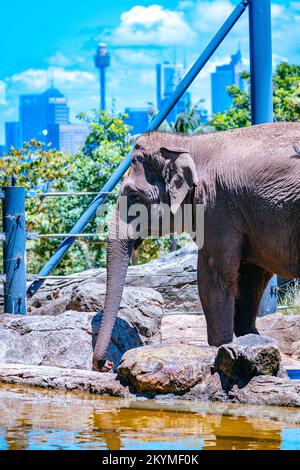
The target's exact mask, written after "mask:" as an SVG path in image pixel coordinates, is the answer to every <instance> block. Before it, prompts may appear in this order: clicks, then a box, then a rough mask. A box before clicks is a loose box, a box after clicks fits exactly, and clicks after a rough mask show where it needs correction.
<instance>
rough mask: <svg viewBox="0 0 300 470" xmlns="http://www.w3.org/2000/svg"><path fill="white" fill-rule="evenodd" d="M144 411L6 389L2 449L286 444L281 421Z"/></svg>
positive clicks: (131, 404)
mask: <svg viewBox="0 0 300 470" xmlns="http://www.w3.org/2000/svg"><path fill="white" fill-rule="evenodd" d="M145 403H146V405H145V406H146V407H147V402H145ZM152 403H153V402H152ZM141 405H142V404H141V402H139V406H138V405H137V402H136V401H132V400H130V399H123V400H122V399H116V398H104V397H97V396H91V397H86V396H83V395H81V394H70V393H65V392H58V391H51V392H50V391H47V390H37V389H26V388H19V387H16V386H14V387H13V386H8V385H5V386H4V385H3V386H0V449H11V450H17V449H22V450H23V449H45V450H46V449H103V450H104V449H110V450H118V449H128V450H129V449H147V450H148V449H155V450H168V449H176V450H184V449H194V450H200V449H280V447H281V444H282V438H281V431H282V425H281V424H280V423H279V422H276V421H272V420H266V419H264V420H260V419H253V418H247V417H236V416H222V415H204V414H197V413H192V412H182V411H180V412H179V411H178V412H176V411H174V408H173V411H170V410H168V411H166V410H162V409H154V408H153V406H152V409H142V408H141ZM213 406H214V405H213V404H212V405H211V407H213ZM289 427H290V426H289ZM289 431H290V432H293V429H290V430H289ZM295 431H297V430H295ZM295 439H296V438H295ZM295 439H294V440H295ZM297 439H298V437H297Z"/></svg>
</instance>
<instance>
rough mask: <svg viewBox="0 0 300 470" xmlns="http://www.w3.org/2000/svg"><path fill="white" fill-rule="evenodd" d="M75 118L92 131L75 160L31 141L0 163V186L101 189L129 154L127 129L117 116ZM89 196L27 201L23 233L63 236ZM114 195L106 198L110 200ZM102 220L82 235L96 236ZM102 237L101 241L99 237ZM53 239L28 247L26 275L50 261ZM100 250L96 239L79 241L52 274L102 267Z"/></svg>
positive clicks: (96, 114)
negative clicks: (25, 229)
mask: <svg viewBox="0 0 300 470" xmlns="http://www.w3.org/2000/svg"><path fill="white" fill-rule="evenodd" d="M80 118H81V119H82V120H84V121H86V122H88V123H89V125H90V129H91V132H90V134H89V136H88V138H87V140H86V143H85V145H84V147H83V149H82V150H81V151H80V152H78V153H77V154H76V155H67V154H64V153H62V152H59V151H57V150H54V149H51V148H50V147H49V146H45V144H43V143H41V142H37V141H35V140H32V141H30V142H28V143H25V144H24V147H23V148H21V149H20V150H18V149H15V148H12V149H11V151H10V153H9V154H8V155H5V156H4V158H3V159H2V160H0V172H1V173H0V179H1V181H0V182H1V185H10V181H11V177H12V176H13V175H14V176H15V184H16V185H21V186H24V187H25V188H26V189H27V190H29V191H32V190H35V192H37V193H41V192H45V191H53V192H55V191H72V192H78V191H81V192H82V191H91V192H94V191H95V192H96V191H99V190H100V189H101V187H102V186H103V185H104V183H105V182H106V181H107V179H108V177H109V176H110V175H111V173H112V172H113V170H114V169H115V168H116V167H117V166H118V164H119V163H120V161H121V160H122V159H123V158H124V156H125V155H126V154H127V152H128V151H129V146H128V144H127V136H128V130H129V128H128V127H127V126H126V125H125V124H124V122H123V119H122V117H121V118H119V117H114V116H108V115H106V114H105V113H104V112H102V111H100V112H96V111H95V112H94V114H93V115H92V116H91V117H88V116H86V115H84V114H82V115H80ZM91 198H92V196H79V197H51V198H46V197H41V196H38V197H34V198H28V199H27V201H26V206H27V207H26V218H27V220H26V225H27V231H29V232H34V233H39V234H46V233H68V232H69V231H70V229H71V228H72V227H73V225H74V224H75V223H76V221H77V220H78V218H79V217H80V215H81V214H82V213H83V212H84V210H85V209H86V207H87V206H88V205H89V203H90V201H91ZM114 199H115V197H114V196H110V197H108V201H111V202H112V201H113V200H114ZM102 219H103V217H102V218H101V217H98V218H97V217H96V218H94V219H93V220H92V221H91V222H90V223H89V225H88V227H87V230H88V231H89V232H92V233H96V229H97V224H98V223H99V222H100V221H102ZM104 236H105V234H103V236H101V239H102V238H104ZM57 244H58V242H57V240H56V239H40V240H34V241H31V242H28V253H27V255H28V268H27V270H28V272H31V273H35V272H38V271H39V269H40V268H41V267H42V266H43V264H44V263H45V262H46V261H47V260H48V259H49V258H50V256H51V254H52V253H53V251H54V250H55V248H56V247H57ZM105 253H106V251H105V247H104V246H103V244H102V243H101V242H100V241H99V240H97V237H95V239H92V240H90V239H79V240H78V241H77V242H76V243H75V245H74V247H73V248H72V250H70V251H69V252H68V253H67V255H66V257H65V258H64V260H63V261H62V262H61V263H60V264H59V267H58V269H57V271H56V272H57V273H59V274H65V273H70V272H75V271H81V270H83V269H87V268H92V267H93V268H94V267H97V266H101V265H103V264H104V262H105Z"/></svg>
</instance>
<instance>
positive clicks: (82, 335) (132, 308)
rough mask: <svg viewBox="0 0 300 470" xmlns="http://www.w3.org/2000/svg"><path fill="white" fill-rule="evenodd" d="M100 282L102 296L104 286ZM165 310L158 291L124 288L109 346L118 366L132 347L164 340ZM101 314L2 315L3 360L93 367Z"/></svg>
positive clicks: (0, 354)
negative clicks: (162, 320) (162, 332)
mask: <svg viewBox="0 0 300 470" xmlns="http://www.w3.org/2000/svg"><path fill="white" fill-rule="evenodd" d="M97 287H98V288H99V290H98V291H96V293H98V294H99V295H100V293H101V292H102V297H101V298H102V300H103V298H104V293H103V286H97ZM79 298H80V299H82V297H79V294H78V299H79ZM78 302H79V300H78ZM78 305H79V303H78ZM83 305H85V303H84V301H82V304H81V307H82V308H83ZM162 315H163V301H162V298H161V296H160V294H159V293H157V292H155V291H153V290H152V289H146V288H144V289H139V290H137V289H134V288H126V289H125V292H124V297H123V301H122V305H121V308H120V310H119V314H118V318H117V321H116V324H115V327H114V330H113V337H112V341H111V344H110V347H109V350H108V357H109V359H110V360H112V361H113V362H114V364H115V366H116V367H117V366H118V364H119V362H120V359H121V357H122V355H123V354H124V352H126V351H127V350H128V349H131V348H136V347H138V346H142V345H145V344H158V343H160V341H161V332H160V326H161V319H162ZM101 319H102V314H100V313H98V314H96V315H95V314H94V313H89V312H75V311H67V312H65V313H62V314H60V315H56V316H52V315H48V316H45V315H43V316H40V315H29V316H26V317H23V316H19V315H0V361H1V362H10V363H23V364H32V365H49V366H57V367H65V368H75V369H88V370H90V369H91V367H92V354H93V348H92V346H93V343H94V342H95V340H96V335H97V332H98V330H99V326H100V323H101Z"/></svg>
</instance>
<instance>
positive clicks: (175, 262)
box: [28, 242, 203, 315]
mask: <svg viewBox="0 0 300 470" xmlns="http://www.w3.org/2000/svg"><path fill="white" fill-rule="evenodd" d="M126 285H127V286H132V287H138V288H139V289H140V288H143V287H146V288H148V287H150V288H153V289H155V290H157V292H159V293H160V294H161V295H162V297H163V300H164V303H165V309H166V310H167V311H169V312H171V311H172V312H174V311H177V312H178V311H180V312H186V313H189V314H190V313H193V312H200V313H201V312H203V309H202V307H201V303H200V300H199V295H198V288H197V246H196V245H195V244H194V243H193V242H192V243H189V244H187V245H186V246H184V247H183V248H181V249H180V250H177V251H175V252H172V253H167V254H165V255H163V256H161V257H160V258H158V259H155V260H153V261H151V262H149V263H146V264H143V265H137V266H130V267H129V268H128V273H127V279H126ZM96 286H98V287H99V290H98V289H96ZM105 286H106V270H105V269H103V268H99V269H90V270H87V271H84V272H81V273H76V274H73V275H72V276H71V278H69V277H68V278H67V279H66V280H57V281H54V280H48V281H47V282H46V283H45V285H44V286H43V287H42V288H41V289H40V290H39V291H38V292H37V293H36V294H35V295H34V296H33V297H32V298H31V299H29V308H28V311H29V314H33V315H49V312H51V313H50V314H51V315H60V314H61V313H63V312H65V311H66V310H76V311H77V310H78V309H79V311H86V312H87V311H97V310H99V309H100V308H102V305H103V295H104V293H105V290H104V289H105ZM98 293H99V296H98V297H97V295H98ZM96 294H97V295H96ZM100 297H101V298H100ZM99 299H100V300H99Z"/></svg>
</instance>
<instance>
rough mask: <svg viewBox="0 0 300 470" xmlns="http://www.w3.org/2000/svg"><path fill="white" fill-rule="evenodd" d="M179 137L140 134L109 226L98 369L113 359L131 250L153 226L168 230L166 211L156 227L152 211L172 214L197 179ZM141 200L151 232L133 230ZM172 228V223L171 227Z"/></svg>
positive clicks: (154, 230) (156, 229)
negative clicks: (164, 226)
mask: <svg viewBox="0 0 300 470" xmlns="http://www.w3.org/2000/svg"><path fill="white" fill-rule="evenodd" d="M176 137H177V136H173V135H172V134H160V133H153V134H146V135H143V136H141V137H139V138H138V140H137V142H136V145H135V148H134V151H133V154H132V164H131V168H130V170H129V172H128V174H127V176H126V177H125V180H124V182H123V185H122V187H121V191H120V198H119V201H118V206H117V209H116V212H115V217H114V221H113V222H112V224H111V227H110V232H109V241H108V246H107V291H106V297H105V305H104V314H103V320H102V325H101V328H100V331H99V334H98V338H97V342H96V346H95V350H94V358H93V365H94V368H95V369H97V370H105V369H106V366H107V364H108V363H107V361H106V352H107V349H108V346H109V343H110V340H111V335H112V330H113V327H114V324H115V319H116V316H117V313H118V309H119V305H120V302H121V298H122V293H123V288H124V284H125V278H126V273H127V267H128V262H129V259H130V256H131V253H132V250H133V249H134V247H137V246H138V245H139V244H140V243H141V241H142V239H143V238H145V236H147V235H149V233H150V231H149V229H150V230H151V234H153V233H156V234H162V233H163V234H166V233H165V229H164V230H163V229H162V226H161V217H158V218H157V217H155V220H156V223H157V224H158V226H156V227H153V223H154V222H153V217H152V215H151V216H150V211H152V209H153V207H154V206H155V207H156V209H157V211H158V212H160V208H161V207H166V206H169V207H170V212H171V214H173V215H174V214H176V212H177V211H178V209H179V207H180V206H181V205H182V203H183V202H184V201H185V200H186V198H187V197H188V195H190V194H191V193H192V191H193V188H194V187H195V186H196V185H197V183H198V176H197V171H196V167H195V163H194V160H193V158H192V156H191V154H190V152H189V150H188V148H185V147H184V146H177V143H178V142H177V139H178V137H177V138H176ZM124 196H126V201H127V206H126V214H124V210H122V211H121V209H120V207H121V205H122V201H121V200H122V198H123V199H124ZM136 204H138V205H141V204H142V205H143V207H145V208H146V209H147V210H148V221H149V222H150V225H148V229H147V230H146V233H145V232H144V233H143V235H141V234H139V235H138V236H136V233H133V232H134V231H133V229H132V223H133V220H134V218H133V216H132V214H131V215H130V210H131V209H132V207H133V205H136ZM123 206H124V204H123ZM149 209H150V211H149ZM160 215H161V212H160ZM171 231H172V228H171V229H170V230H169V233H170V232H171ZM142 232H143V230H142Z"/></svg>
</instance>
